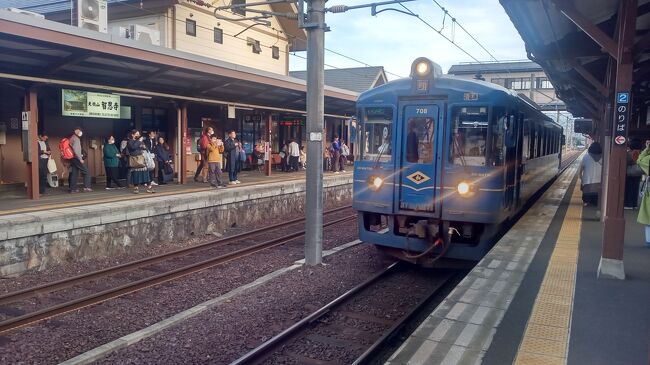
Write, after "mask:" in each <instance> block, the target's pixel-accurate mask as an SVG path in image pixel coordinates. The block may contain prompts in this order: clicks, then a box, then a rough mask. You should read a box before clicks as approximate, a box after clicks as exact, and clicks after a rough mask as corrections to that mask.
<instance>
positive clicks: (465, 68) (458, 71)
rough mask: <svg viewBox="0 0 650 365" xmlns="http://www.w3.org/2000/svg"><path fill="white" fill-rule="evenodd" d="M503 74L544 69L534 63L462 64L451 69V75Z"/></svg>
mask: <svg viewBox="0 0 650 365" xmlns="http://www.w3.org/2000/svg"><path fill="white" fill-rule="evenodd" d="M479 71H480V72H481V73H483V74H486V73H503V72H539V71H543V69H542V67H541V66H540V65H538V64H536V63H535V62H532V61H516V62H487V63H461V64H458V65H452V66H451V67H450V68H449V72H448V73H449V74H451V75H463V74H475V73H477V72H479Z"/></svg>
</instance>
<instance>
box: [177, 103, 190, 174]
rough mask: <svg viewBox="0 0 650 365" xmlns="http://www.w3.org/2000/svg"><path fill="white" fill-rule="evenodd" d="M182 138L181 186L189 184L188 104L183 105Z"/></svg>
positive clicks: (180, 134) (179, 171)
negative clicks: (187, 150) (187, 149)
mask: <svg viewBox="0 0 650 365" xmlns="http://www.w3.org/2000/svg"><path fill="white" fill-rule="evenodd" d="M179 136H180V138H181V150H180V159H181V165H180V168H179V170H178V182H179V183H181V184H187V153H186V152H185V149H186V148H187V146H186V142H187V138H188V135H187V104H183V105H181V130H180V133H179Z"/></svg>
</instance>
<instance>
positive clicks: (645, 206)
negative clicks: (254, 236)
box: [636, 140, 650, 248]
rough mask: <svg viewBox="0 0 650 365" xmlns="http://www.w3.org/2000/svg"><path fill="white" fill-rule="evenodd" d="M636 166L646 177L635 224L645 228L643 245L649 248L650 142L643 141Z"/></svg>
mask: <svg viewBox="0 0 650 365" xmlns="http://www.w3.org/2000/svg"><path fill="white" fill-rule="evenodd" d="M636 164H637V165H639V168H641V170H642V171H643V174H644V175H645V176H646V180H645V181H644V183H643V185H642V187H641V193H642V198H641V205H640V206H639V216H638V217H637V219H636V220H637V222H639V223H641V224H643V225H644V226H645V245H646V247H648V248H650V187H648V173H650V140H647V141H645V150H643V152H641V153H640V154H639V158H638V159H637V160H636Z"/></svg>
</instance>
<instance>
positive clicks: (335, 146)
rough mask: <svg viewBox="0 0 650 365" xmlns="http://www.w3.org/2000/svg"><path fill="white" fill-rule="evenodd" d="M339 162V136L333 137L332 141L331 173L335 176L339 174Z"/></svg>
mask: <svg viewBox="0 0 650 365" xmlns="http://www.w3.org/2000/svg"><path fill="white" fill-rule="evenodd" d="M340 160H341V142H339V136H338V135H336V134H335V135H334V141H332V171H334V173H335V174H338V173H339V170H340V166H339V164H340V162H341V161H340Z"/></svg>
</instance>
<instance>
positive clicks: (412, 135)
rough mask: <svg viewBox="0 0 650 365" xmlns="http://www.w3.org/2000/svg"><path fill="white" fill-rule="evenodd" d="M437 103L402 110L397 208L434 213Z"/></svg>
mask: <svg viewBox="0 0 650 365" xmlns="http://www.w3.org/2000/svg"><path fill="white" fill-rule="evenodd" d="M439 117H440V107H439V106H438V105H437V104H413V105H406V106H403V108H402V116H401V118H400V123H401V126H400V131H401V136H400V138H401V141H400V142H401V148H400V161H399V163H400V172H399V174H400V177H399V181H400V183H399V188H398V189H399V194H398V199H399V209H400V210H402V211H412V212H423V213H433V212H435V205H436V204H435V195H436V168H435V166H436V153H435V151H436V146H435V140H436V138H435V137H436V135H435V134H436V131H437V130H439V129H437V128H438V120H439Z"/></svg>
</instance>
